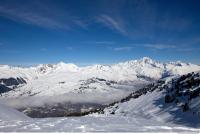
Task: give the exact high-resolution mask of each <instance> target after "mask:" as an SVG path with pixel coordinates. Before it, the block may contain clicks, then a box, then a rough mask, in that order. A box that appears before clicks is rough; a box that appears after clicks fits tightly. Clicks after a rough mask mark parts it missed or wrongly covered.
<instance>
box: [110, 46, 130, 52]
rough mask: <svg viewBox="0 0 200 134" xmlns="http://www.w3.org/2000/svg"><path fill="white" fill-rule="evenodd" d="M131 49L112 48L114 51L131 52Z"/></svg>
mask: <svg viewBox="0 0 200 134" xmlns="http://www.w3.org/2000/svg"><path fill="white" fill-rule="evenodd" d="M132 49H133V47H128V46H127V47H115V48H113V50H114V51H131V50H132Z"/></svg>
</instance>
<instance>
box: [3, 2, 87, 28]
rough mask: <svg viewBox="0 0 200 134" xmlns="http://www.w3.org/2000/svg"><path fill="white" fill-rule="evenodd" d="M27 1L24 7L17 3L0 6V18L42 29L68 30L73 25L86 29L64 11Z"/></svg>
mask: <svg viewBox="0 0 200 134" xmlns="http://www.w3.org/2000/svg"><path fill="white" fill-rule="evenodd" d="M38 2H39V1H28V4H27V3H26V4H25V5H24V6H22V5H20V4H19V3H14V2H13V3H9V4H1V5H0V16H3V17H5V18H8V19H10V20H13V21H16V22H21V23H26V24H31V25H35V26H39V27H43V28H50V29H65V30H70V29H71V28H72V27H73V26H74V25H76V26H79V27H82V28H86V27H87V23H85V21H82V20H81V19H80V18H78V17H75V16H73V15H70V14H69V13H68V12H67V11H66V10H63V9H59V8H56V7H55V6H54V7H51V6H50V5H48V4H46V3H44V2H39V3H38Z"/></svg>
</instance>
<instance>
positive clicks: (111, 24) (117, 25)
mask: <svg viewBox="0 0 200 134" xmlns="http://www.w3.org/2000/svg"><path fill="white" fill-rule="evenodd" d="M97 21H98V22H101V23H103V24H104V25H106V26H107V27H108V28H110V29H114V30H116V31H118V32H120V33H121V34H123V35H126V34H127V32H126V29H125V27H124V25H123V23H122V22H120V21H119V20H115V19H114V18H112V17H110V16H108V15H101V16H99V17H97Z"/></svg>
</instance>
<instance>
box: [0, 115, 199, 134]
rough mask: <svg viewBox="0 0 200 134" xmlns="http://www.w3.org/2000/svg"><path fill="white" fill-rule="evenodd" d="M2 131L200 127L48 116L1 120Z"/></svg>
mask: <svg viewBox="0 0 200 134" xmlns="http://www.w3.org/2000/svg"><path fill="white" fill-rule="evenodd" d="M0 131H1V132H190V133H191V132H195V133H197V132H199V131H200V130H199V129H194V128H189V127H183V126H178V125H174V124H173V125H168V124H164V123H162V122H157V121H154V120H149V119H145V118H141V117H138V116H133V117H132V118H130V117H129V118H127V117H120V116H109V117H89V116H87V117H76V118H75V117H74V118H46V119H34V120H31V121H16V122H12V121H3V122H0Z"/></svg>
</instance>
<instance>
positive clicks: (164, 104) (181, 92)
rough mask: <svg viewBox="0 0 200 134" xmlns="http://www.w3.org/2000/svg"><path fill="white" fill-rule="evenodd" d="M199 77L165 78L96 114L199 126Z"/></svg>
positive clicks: (187, 75) (195, 75)
mask: <svg viewBox="0 0 200 134" xmlns="http://www.w3.org/2000/svg"><path fill="white" fill-rule="evenodd" d="M199 111H200V73H189V74H186V75H183V76H179V77H174V78H167V79H163V80H159V81H158V82H155V83H152V84H150V85H148V86H146V87H144V88H142V89H140V90H137V91H135V92H133V93H131V94H130V95H129V96H127V97H125V98H124V99H122V100H120V101H117V102H115V103H112V104H110V106H109V107H108V108H105V109H104V110H103V111H99V113H103V114H106V115H110V114H114V115H115V116H131V117H132V116H140V117H144V118H148V119H156V120H158V121H161V122H164V123H169V122H170V123H174V124H182V125H185V126H190V127H191V126H192V127H197V128H198V127H199V126H200V118H199V115H200V113H199Z"/></svg>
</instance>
